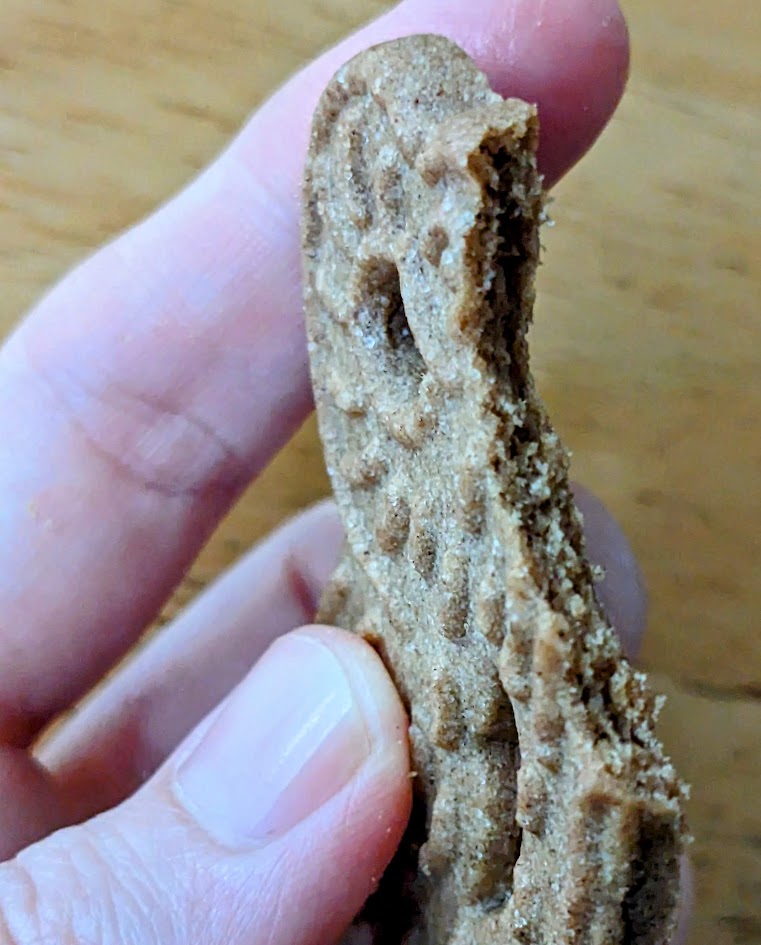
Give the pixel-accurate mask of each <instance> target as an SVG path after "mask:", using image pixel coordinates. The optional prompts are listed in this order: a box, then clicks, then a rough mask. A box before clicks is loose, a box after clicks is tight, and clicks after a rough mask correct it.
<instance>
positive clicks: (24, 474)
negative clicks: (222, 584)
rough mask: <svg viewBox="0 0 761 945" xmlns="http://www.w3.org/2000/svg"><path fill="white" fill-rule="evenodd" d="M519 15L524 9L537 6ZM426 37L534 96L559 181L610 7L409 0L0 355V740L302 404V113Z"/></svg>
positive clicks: (606, 42)
mask: <svg viewBox="0 0 761 945" xmlns="http://www.w3.org/2000/svg"><path fill="white" fill-rule="evenodd" d="M538 11H539V12H538ZM415 31H433V32H443V33H446V34H447V35H449V36H451V37H452V38H453V39H455V40H457V41H459V42H460V43H461V44H463V45H464V46H465V47H466V48H467V49H468V50H470V51H471V52H472V53H473V54H474V55H475V56H476V58H477V59H478V61H479V63H480V64H481V65H482V66H483V67H485V68H486V69H488V70H489V75H490V78H491V81H492V82H493V83H494V84H495V86H497V87H498V88H499V89H500V90H501V91H510V92H512V93H514V94H523V95H527V96H529V97H530V98H535V99H537V100H538V101H539V104H540V109H541V111H542V115H543V121H544V131H543V144H542V148H543V150H542V159H543V161H544V166H545V168H546V170H547V172H548V174H549V175H550V177H551V178H554V177H557V175H558V174H560V173H561V172H562V171H563V170H565V169H566V168H567V166H568V164H569V162H570V161H572V160H574V159H575V158H576V157H578V155H579V154H580V153H581V152H582V151H583V150H584V148H585V147H587V146H588V144H589V142H590V141H591V140H592V138H593V137H594V136H595V135H596V134H597V133H598V132H599V131H600V129H601V128H602V126H603V125H604V123H605V121H606V120H607V118H608V116H609V114H610V113H611V111H612V110H613V108H614V106H615V104H616V102H617V100H618V98H619V96H620V94H621V90H622V88H623V83H624V79H625V74H626V65H627V51H626V49H627V47H626V29H625V26H624V24H623V20H622V17H621V14H620V11H619V9H618V7H617V6H616V4H615V0H545V2H544V3H542V4H540V5H537V4H536V3H535V2H534V0H499V2H498V0H469V2H454V0H448V2H439V0H436V2H434V0H426V2H424V0H408V2H406V3H402V4H400V5H399V6H397V7H395V8H394V9H393V10H391V11H390V12H389V13H388V14H386V15H385V16H383V17H382V18H381V19H380V20H378V21H377V22H376V23H374V24H373V25H371V26H369V27H367V28H366V29H365V30H363V31H361V32H360V33H358V34H357V35H356V36H354V37H352V38H351V39H350V40H348V41H346V42H345V43H343V44H342V45H340V46H339V47H337V48H336V49H334V50H333V51H331V52H329V53H327V54H326V55H325V56H323V57H322V58H321V59H320V60H318V62H317V63H315V64H313V65H312V66H310V67H308V68H307V69H306V70H305V71H304V72H302V73H301V74H300V75H298V76H297V77H296V78H295V79H294V80H293V81H292V82H290V83H289V84H288V85H287V86H285V87H284V88H283V89H282V90H281V91H280V92H279V93H278V94H277V95H276V96H275V97H274V98H273V99H272V100H271V101H270V102H269V103H268V104H267V105H265V106H264V107H263V108H262V110H261V111H260V112H259V113H258V114H257V115H256V116H254V118H253V119H252V120H251V122H250V123H249V124H248V126H247V127H246V128H245V129H244V131H243V132H242V134H241V135H240V136H239V138H238V139H237V140H236V141H235V142H234V143H233V144H232V146H231V147H230V148H229V149H228V150H227V151H226V152H225V154H224V155H222V156H221V157H220V158H219V160H218V161H216V162H215V164H214V165H213V166H212V167H211V168H210V169H209V170H208V171H207V172H206V173H204V174H203V175H202V176H201V177H200V178H199V179H198V180H197V181H196V182H195V183H193V184H192V185H191V186H190V187H189V188H188V189H187V190H186V191H185V192H184V193H183V194H181V195H180V196H179V197H178V198H176V199H175V200H174V201H172V202H171V203H170V204H169V205H168V206H167V207H165V208H164V209H163V210H161V211H159V212H158V213H157V214H155V215H154V216H153V217H151V218H150V219H149V220H147V221H146V222H144V223H143V224H141V225H139V226H137V227H136V228H135V229H133V230H132V231H130V232H129V233H127V234H125V235H124V236H123V237H122V238H121V239H119V240H117V241H116V242H115V243H113V244H112V245H110V246H108V247H106V248H105V249H104V250H102V251H101V252H99V253H98V254H96V255H95V256H94V257H93V258H91V259H90V260H88V261H87V262H86V263H84V265H82V266H81V267H80V268H79V269H78V270H77V271H76V272H74V273H73V274H72V275H71V276H70V277H69V278H68V279H66V280H65V281H64V282H63V283H61V284H60V285H59V286H58V287H57V288H56V289H55V290H54V291H53V292H52V293H51V294H50V295H49V296H48V297H47V298H46V299H44V300H43V301H42V302H41V303H40V305H39V306H38V307H37V309H36V311H35V312H34V313H33V314H32V316H31V317H30V319H29V320H28V321H27V322H25V323H24V324H23V325H22V326H21V328H20V329H19V330H18V331H17V333H16V334H15V335H14V337H13V338H12V339H11V340H10V341H9V343H8V344H7V346H6V347H5V349H4V350H3V352H2V354H0V436H1V437H2V441H3V446H4V451H5V455H6V456H8V457H12V458H13V462H12V463H10V462H8V463H4V464H2V465H1V466H0V496H2V497H3V500H2V501H3V509H2V514H1V515H0V521H2V524H3V539H4V540H3V541H2V542H0V615H2V617H1V619H2V625H3V634H2V639H1V640H0V736H4V737H5V738H6V739H8V740H10V741H13V742H14V743H16V744H25V743H27V742H29V741H30V740H31V739H32V738H33V737H34V736H35V734H36V733H37V732H38V731H39V729H40V727H41V726H42V725H44V724H45V723H46V722H47V720H48V719H49V718H50V717H51V716H53V715H55V714H56V713H57V712H59V711H61V710H62V709H63V708H65V707H66V706H67V705H68V704H69V703H71V702H72V701H73V700H74V699H76V698H77V697H78V696H79V695H81V694H82V692H83V691H85V690H87V689H88V688H89V687H90V686H91V685H92V684H93V683H94V682H95V681H96V680H97V679H98V678H99V677H100V675H101V674H102V673H103V672H104V670H105V669H106V668H107V667H108V666H110V665H111V664H112V663H113V662H114V661H115V660H116V659H117V658H118V657H119V655H121V654H122V653H123V652H124V650H125V648H126V647H128V646H129V644H130V643H131V642H132V641H133V640H134V639H135V637H136V635H137V634H138V633H139V632H140V630H141V629H142V628H143V626H144V625H145V624H146V623H147V622H148V621H149V620H150V619H151V618H152V617H153V615H154V614H155V613H156V612H157V610H158V608H159V607H160V605H161V602H162V601H163V600H164V599H165V598H166V596H167V595H168V593H169V592H170V591H171V588H172V587H173V586H174V585H175V584H176V583H177V581H178V580H179V578H180V577H181V575H182V573H183V572H184V570H185V569H186V567H187V566H188V564H189V562H190V561H191V560H192V558H193V557H194V555H195V554H196V552H197V551H198V550H199V548H200V547H201V545H202V544H203V542H204V540H205V539H206V537H207V536H208V534H209V532H210V530H211V529H212V528H213V526H214V524H215V522H216V521H217V520H218V519H219V517H220V516H221V515H222V514H223V512H224V511H225V510H226V509H227V507H228V506H229V505H230V503H231V502H232V501H233V499H234V498H235V496H236V495H237V494H238V493H239V491H240V489H241V487H242V486H243V484H245V483H246V482H247V481H248V480H249V479H250V477H252V476H253V475H255V474H256V472H257V471H258V470H259V469H260V468H261V467H262V465H263V464H264V463H265V462H266V461H267V459H268V458H269V457H270V456H271V455H272V454H273V452H274V451H275V450H276V449H277V448H278V447H279V446H280V445H281V444H282V443H283V442H284V441H285V440H286V439H287V438H288V437H289V436H290V434H291V433H292V431H293V430H294V429H295V428H296V426H297V425H298V424H299V423H300V422H301V420H302V419H303V417H304V415H305V414H306V412H307V411H308V409H309V407H310V390H309V383H308V377H307V366H306V351H305V343H304V333H303V328H302V319H301V298H300V287H299V277H298V272H299V250H298V243H299V238H298V216H299V211H298V203H299V201H298V193H299V179H300V176H301V168H302V163H303V159H304V153H305V147H306V141H307V134H308V126H309V120H310V115H311V112H312V109H313V107H314V104H315V101H316V98H317V96H318V94H319V92H320V90H321V89H322V87H323V86H324V84H325V82H326V81H327V80H328V78H329V76H330V75H331V74H332V73H333V72H334V70H335V69H336V68H337V67H338V66H339V65H340V64H341V63H343V62H344V61H345V60H346V59H347V58H348V57H349V56H350V55H352V54H353V53H355V52H357V51H358V50H359V49H361V48H363V47H366V46H368V45H369V44H371V43H374V42H378V41H379V40H382V39H387V38H390V37H392V36H396V35H399V34H402V33H410V32H415Z"/></svg>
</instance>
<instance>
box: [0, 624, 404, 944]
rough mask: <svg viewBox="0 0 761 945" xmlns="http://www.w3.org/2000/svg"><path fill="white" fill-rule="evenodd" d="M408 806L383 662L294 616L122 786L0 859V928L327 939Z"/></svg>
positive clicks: (62, 933) (379, 863) (78, 939)
mask: <svg viewBox="0 0 761 945" xmlns="http://www.w3.org/2000/svg"><path fill="white" fill-rule="evenodd" d="M409 808H410V778H409V769H408V749H407V742H406V719H405V717H404V713H403V711H402V707H401V704H400V702H399V699H398V696H397V695H396V692H395V690H394V688H393V686H392V684H391V681H390V680H389V678H388V676H387V674H386V672H385V670H384V669H383V667H382V664H381V662H380V660H379V659H378V657H377V656H376V655H375V653H373V651H372V650H371V648H370V647H369V646H367V644H365V643H364V642H363V641H361V640H360V639H359V638H358V637H353V636H351V635H349V634H344V633H342V632H340V631H337V630H333V629H331V628H325V627H323V628H316V627H312V628H306V629H303V630H300V631H298V632H297V633H294V634H290V635H289V636H287V637H285V638H283V639H281V640H279V641H278V642H276V643H275V644H274V645H273V646H272V648H271V649H270V650H269V651H268V652H267V654H266V655H265V656H264V657H263V658H262V660H261V661H260V663H259V664H257V666H256V667H255V668H254V669H253V671H252V672H251V673H250V675H249V676H248V677H247V678H246V679H245V680H244V681H243V682H242V683H241V685H240V686H239V687H238V688H237V689H236V690H235V692H234V693H233V694H232V695H231V696H230V698H229V699H228V700H227V701H226V702H225V703H224V704H223V705H222V707H221V708H220V710H218V711H215V712H214V713H212V716H211V717H210V718H209V719H208V720H206V722H205V723H202V725H201V727H200V729H199V730H198V731H197V732H195V733H194V735H192V736H191V737H190V738H189V739H188V741H187V742H186V744H185V745H184V746H183V748H182V749H181V750H180V751H178V753H177V754H176V755H175V756H174V757H173V759H171V760H170V762H169V763H168V764H167V765H166V766H165V767H164V768H162V770H161V771H160V772H159V773H158V774H157V776H156V777H155V778H154V779H153V780H152V781H151V782H149V784H147V785H146V787H145V788H144V789H143V790H142V791H141V792H139V793H138V794H137V795H136V796H135V797H134V798H132V799H131V800H130V801H128V802H126V803H125V804H124V805H122V806H121V807H118V808H116V809H115V810H113V811H110V812H109V813H107V814H104V815H102V816H101V817H98V818H96V819H95V820H93V821H90V822H88V823H87V824H85V825H83V826H80V827H72V828H69V829H67V830H63V831H60V832H58V833H57V834H54V835H53V836H52V837H49V838H47V839H46V840H44V841H42V842H41V843H39V844H37V845H35V846H33V847H31V848H29V849H28V850H25V851H24V852H23V853H22V854H20V855H19V856H18V857H17V858H16V859H15V860H14V861H12V862H11V863H9V864H6V865H5V866H3V867H0V917H1V921H0V929H2V930H5V932H6V937H5V938H3V933H2V932H0V941H5V940H7V941H13V942H19V943H20V942H31V941H39V942H42V941H45V942H62V941H66V942H67V943H70V945H84V943H85V942H87V943H90V942H100V943H103V945H117V943H121V942H125V941H130V942H140V943H141V945H148V943H161V945H187V943H188V942H204V943H205V945H244V943H245V945H314V943H315V942H324V943H326V945H327V943H330V942H335V941H336V940H337V939H338V937H339V936H340V934H341V933H342V932H343V930H344V929H345V927H346V926H347V925H348V923H349V922H350V920H351V918H352V917H353V915H354V914H355V913H356V912H357V911H358V909H359V908H360V906H361V905H362V903H363V902H364V900H365V899H366V897H367V895H368V893H369V892H370V891H371V889H372V888H373V885H374V884H375V883H376V881H377V878H378V877H379V876H380V875H381V873H382V872H383V870H384V869H385V867H386V865H387V863H388V861H389V859H390V858H391V856H392V854H393V851H394V849H395V847H396V846H397V844H398V842H399V840H400V838H401V836H402V833H403V831H404V827H405V823H406V820H407V817H408V814H409ZM83 891H86V892H84V893H83Z"/></svg>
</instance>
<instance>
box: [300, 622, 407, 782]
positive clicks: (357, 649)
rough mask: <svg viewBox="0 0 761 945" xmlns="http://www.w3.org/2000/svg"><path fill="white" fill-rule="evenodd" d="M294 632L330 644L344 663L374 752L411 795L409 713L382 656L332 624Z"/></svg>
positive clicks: (332, 650)
mask: <svg viewBox="0 0 761 945" xmlns="http://www.w3.org/2000/svg"><path fill="white" fill-rule="evenodd" d="M294 633H295V634H296V635H299V636H305V637H307V638H309V639H312V640H315V641H317V642H319V643H321V644H322V645H323V646H326V647H327V648H328V649H329V650H330V651H331V652H332V653H333V655H334V656H335V658H336V659H337V660H338V662H339V663H340V664H341V666H342V667H343V669H344V671H345V673H346V675H347V677H348V678H349V680H350V683H351V686H352V690H353V692H354V695H355V698H356V699H357V701H358V703H359V705H360V709H361V711H362V714H363V717H364V718H365V721H366V724H367V727H368V733H369V736H370V739H371V742H372V744H373V753H374V754H375V755H376V756H377V757H378V758H379V759H380V760H382V762H383V764H384V766H386V767H387V769H388V772H389V774H390V775H391V777H392V779H394V780H396V781H397V782H398V785H402V786H403V787H404V792H403V793H404V794H405V795H406V794H408V787H409V746H408V741H407V727H408V721H407V715H406V712H405V710H404V706H403V705H402V700H401V697H400V695H399V693H398V691H397V689H396V687H395V686H394V683H393V681H392V679H391V677H390V676H389V673H388V670H387V669H386V667H385V666H384V664H383V662H382V660H381V658H380V657H379V656H378V654H377V653H376V651H375V650H374V649H373V648H372V647H371V646H370V644H369V643H367V641H366V640H364V639H363V638H362V637H361V636H359V635H358V634H356V633H349V632H348V631H346V630H341V629H340V628H338V627H333V626H330V625H328V624H311V625H309V626H305V627H301V628H299V629H298V630H295V631H294Z"/></svg>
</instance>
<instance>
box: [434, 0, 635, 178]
mask: <svg viewBox="0 0 761 945" xmlns="http://www.w3.org/2000/svg"><path fill="white" fill-rule="evenodd" d="M448 6H450V7H453V8H454V7H455V4H454V3H452V2H450V3H449V4H448ZM456 6H457V7H459V9H460V17H461V18H464V15H465V14H464V13H463V12H462V10H463V7H462V4H459V3H458V4H456ZM475 6H476V7H478V8H479V14H481V15H483V16H484V19H486V14H485V11H482V10H481V9H480V8H483V7H489V8H490V10H489V11H488V12H489V15H490V19H491V23H492V27H491V28H490V29H489V30H480V31H478V32H473V33H472V34H471V35H470V37H469V40H468V41H466V42H465V48H466V50H467V51H468V52H469V53H470V54H471V55H472V56H473V57H474V58H475V60H476V62H477V63H478V65H479V66H480V67H481V68H482V69H483V70H484V71H485V72H486V74H487V75H488V76H489V78H490V80H491V82H492V85H493V87H494V89H495V90H496V91H497V92H499V93H500V94H502V95H505V96H517V97H519V98H523V99H526V100H527V101H529V102H533V103H535V104H536V105H537V106H538V109H539V121H540V127H541V136H540V147H539V164H540V168H541V170H542V172H543V174H544V175H545V183H546V185H547V186H548V187H549V186H552V185H553V184H554V183H555V182H556V181H557V180H558V179H559V178H560V177H561V176H562V175H563V174H565V173H566V172H567V171H568V170H569V169H570V168H571V167H572V166H573V165H574V164H575V163H576V162H577V161H578V160H579V158H581V157H582V155H583V154H584V153H585V152H586V151H587V150H588V149H589V148H590V146H591V145H592V144H593V143H594V141H595V140H596V139H597V137H598V136H599V134H600V133H601V132H602V130H603V128H604V127H605V125H606V124H607V122H608V120H609V119H610V117H611V115H612V114H613V112H614V111H615V109H616V106H617V105H618V103H619V101H620V99H621V96H622V95H623V92H624V88H625V86H626V81H627V77H628V73H629V32H628V27H627V24H626V19H625V17H624V14H623V12H622V10H621V7H620V6H619V4H618V3H617V2H616V0H543V2H539V3H537V2H535V0H508V2H505V0H487V2H481V3H476V4H475ZM472 7H473V4H471V5H470V6H469V7H468V8H467V9H468V11H470V10H471V9H472ZM452 16H453V18H454V17H455V16H456V14H455V12H454V9H453V11H452Z"/></svg>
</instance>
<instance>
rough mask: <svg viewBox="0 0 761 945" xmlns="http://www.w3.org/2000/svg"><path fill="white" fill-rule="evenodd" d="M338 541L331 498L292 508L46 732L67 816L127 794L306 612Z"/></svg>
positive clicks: (309, 615)
mask: <svg viewBox="0 0 761 945" xmlns="http://www.w3.org/2000/svg"><path fill="white" fill-rule="evenodd" d="M342 543H343V530H342V528H341V523H340V521H339V518H338V513H337V511H336V508H335V505H334V504H333V503H332V502H323V503H320V504H319V505H316V506H314V507H313V508H311V509H309V510H307V511H306V512H303V513H302V514H301V515H298V516H297V517H296V518H294V519H292V520H291V521H290V522H288V523H287V524H285V525H284V526H282V527H281V528H280V529H278V530H277V531H276V532H275V533H274V534H272V535H271V536H270V537H269V538H267V539H266V540H265V541H264V542H262V543H261V544H260V545H259V546H258V547H256V548H254V549H253V550H252V551H251V552H249V553H248V554H247V555H246V556H245V557H244V558H243V559H241V561H240V562H238V564H237V565H236V566H235V567H234V568H232V569H231V570H230V571H228V572H227V573H226V574H225V575H224V576H223V577H222V578H221V579H220V580H218V581H217V582H216V583H214V584H213V585H211V587H209V588H208V589H207V590H206V591H205V592H204V593H203V594H201V595H200V596H199V597H198V598H197V599H196V601H195V602H194V603H193V604H192V605H191V606H190V607H189V608H188V609H187V610H186V611H185V612H184V613H182V614H181V615H180V616H179V617H178V618H177V619H176V620H174V621H173V622H172V623H171V624H170V625H169V626H167V627H166V628H164V629H163V630H162V631H161V633H160V634H158V635H157V636H156V637H155V638H154V639H153V640H152V641H151V642H150V643H148V644H147V645H146V646H145V647H144V648H143V649H142V650H141V651H140V652H139V653H138V654H137V655H136V656H135V657H134V658H133V659H132V660H130V661H129V662H128V663H126V664H125V666H124V667H123V668H121V669H120V670H119V671H118V672H117V673H115V674H114V675H113V676H112V677H111V678H110V679H109V681H108V682H107V683H106V684H105V686H104V687H102V688H101V689H99V690H98V691H97V692H96V693H95V694H94V696H93V697H91V698H90V699H89V700H88V701H87V702H86V703H85V704H84V705H83V706H82V708H81V709H79V710H78V711H77V713H76V714H75V715H74V716H73V718H72V719H71V720H70V721H69V722H67V723H66V724H65V725H63V726H62V727H60V728H59V729H58V730H56V731H55V732H54V734H53V736H52V738H51V739H50V740H49V741H48V742H47V743H46V744H43V745H42V746H41V748H40V751H39V757H40V760H41V761H42V762H43V764H44V765H45V766H46V767H47V768H48V769H49V770H50V771H51V773H52V775H53V776H54V778H55V781H56V783H57V785H58V787H59V790H60V791H61V792H62V793H63V795H64V796H65V797H66V798H67V808H68V809H69V810H70V811H71V812H72V816H73V817H74V818H75V819H76V820H77V821H79V820H83V819H85V818H87V817H91V816H93V815H94V814H96V813H98V812H100V811H103V810H106V809H107V808H109V807H113V806H115V805H116V804H118V803H119V802H121V801H122V800H124V799H125V798H126V797H128V796H129V795H130V794H132V793H133V792H134V791H135V790H136V789H137V788H138V787H140V786H141V785H142V784H143V782H144V781H145V780H146V779H147V778H148V777H150V776H151V775H152V774H153V773H154V771H156V769H157V768H158V767H159V765H161V764H162V763H163V762H164V761H165V759H166V758H167V756H168V755H169V754H170V753H171V752H172V751H174V749H175V748H176V747H177V745H178V744H179V743H180V741H182V739H183V738H184V737H185V736H186V735H187V733H188V732H189V731H190V730H191V729H192V728H194V727H195V725H196V724H197V723H198V722H200V720H201V719H202V718H203V717H204V716H205V715H206V714H207V713H208V712H209V711H210V710H211V709H212V707H213V706H215V705H217V703H219V702H220V701H221V700H222V699H223V697H225V696H226V695H227V694H228V693H229V692H230V691H231V690H232V689H233V688H234V686H236V685H237V684H238V683H239V682H240V681H241V679H243V677H244V676H245V675H246V673H247V672H248V671H249V670H250V668H251V666H253V664H254V663H255V662H256V661H257V660H258V659H259V657H260V656H261V655H262V653H264V651H265V650H266V649H267V647H268V646H269V645H270V644H271V643H272V642H273V640H275V639H276V638H277V637H279V636H281V635H282V634H284V633H287V632H288V631H289V630H292V629H293V628H294V627H298V626H300V625H301V624H304V623H308V622H309V621H311V620H313V619H314V614H315V610H316V607H317V602H318V600H319V595H320V593H321V591H322V589H323V586H324V585H325V584H326V583H327V580H328V577H329V576H330V574H331V573H332V571H333V569H334V567H335V565H336V564H337V562H338V556H339V552H340V549H341V545H342Z"/></svg>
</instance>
